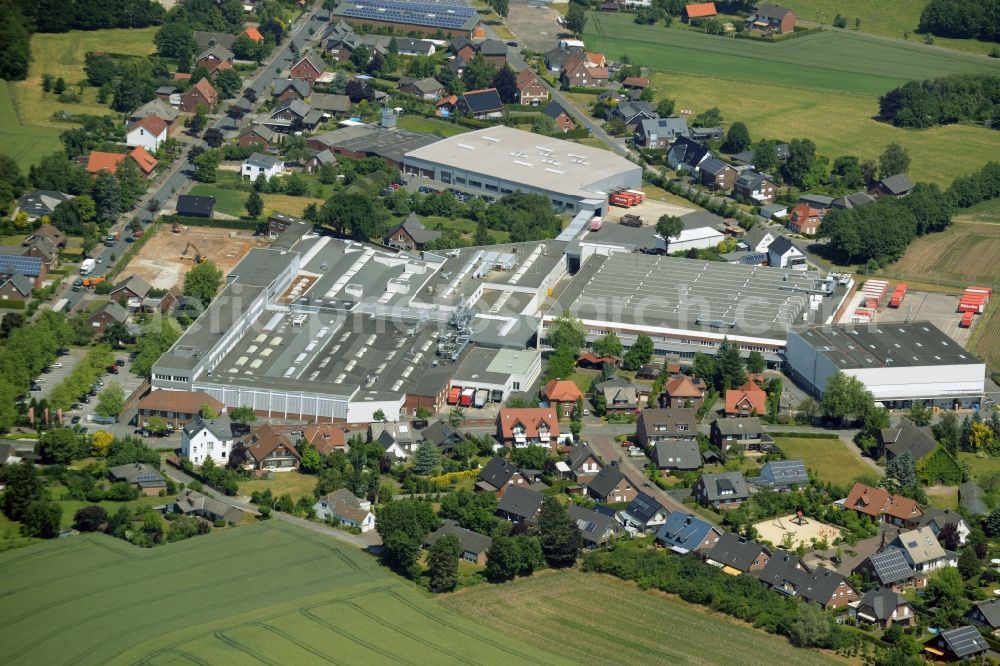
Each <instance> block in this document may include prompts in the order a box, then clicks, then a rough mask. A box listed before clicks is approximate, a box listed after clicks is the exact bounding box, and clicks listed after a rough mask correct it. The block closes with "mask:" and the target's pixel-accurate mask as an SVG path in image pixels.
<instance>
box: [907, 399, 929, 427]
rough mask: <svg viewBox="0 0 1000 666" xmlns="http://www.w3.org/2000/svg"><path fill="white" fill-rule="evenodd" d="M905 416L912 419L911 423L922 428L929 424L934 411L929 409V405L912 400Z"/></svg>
mask: <svg viewBox="0 0 1000 666" xmlns="http://www.w3.org/2000/svg"><path fill="white" fill-rule="evenodd" d="M907 416H908V417H909V419H910V420H911V421H913V425H915V426H917V427H918V428H923V427H925V426H927V425H930V422H931V419H932V418H933V416H934V412H933V411H931V409H930V407H926V406H925V405H924V404H923V403H919V402H914V403H913V404H912V405H911V406H910V412H909V414H907Z"/></svg>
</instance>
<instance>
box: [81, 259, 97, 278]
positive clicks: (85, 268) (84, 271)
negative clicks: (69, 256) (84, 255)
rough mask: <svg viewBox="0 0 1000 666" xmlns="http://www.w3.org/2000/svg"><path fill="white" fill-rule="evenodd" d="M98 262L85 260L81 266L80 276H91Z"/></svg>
mask: <svg viewBox="0 0 1000 666" xmlns="http://www.w3.org/2000/svg"><path fill="white" fill-rule="evenodd" d="M96 265H97V262H96V261H94V260H93V259H84V260H83V263H82V264H80V275H90V272H91V271H92V270H94V266H96Z"/></svg>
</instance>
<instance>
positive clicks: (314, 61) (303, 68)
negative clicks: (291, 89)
mask: <svg viewBox="0 0 1000 666" xmlns="http://www.w3.org/2000/svg"><path fill="white" fill-rule="evenodd" d="M325 69H326V63H325V62H324V61H323V60H322V59H320V58H315V57H313V56H309V55H307V56H303V57H302V58H300V59H299V61H298V62H297V63H295V64H294V65H292V70H291V74H290V76H291V77H292V78H293V79H302V80H303V81H308V82H309V83H315V82H316V79H318V78H319V77H320V74H322V73H323V71H324V70H325Z"/></svg>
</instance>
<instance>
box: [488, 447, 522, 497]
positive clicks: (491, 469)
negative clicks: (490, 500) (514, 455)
mask: <svg viewBox="0 0 1000 666" xmlns="http://www.w3.org/2000/svg"><path fill="white" fill-rule="evenodd" d="M532 481H533V479H529V478H528V476H527V475H526V474H524V473H522V472H521V470H520V469H518V466H517V465H515V464H514V463H512V462H511V461H509V460H505V459H503V458H501V457H500V456H493V458H492V459H491V460H490V461H489V462H488V463H487V464H486V467H484V468H483V469H482V470H481V471H480V472H479V477H478V479H477V480H476V485H475V489H476V492H480V493H494V494H495V495H496V496H497V497H503V496H504V494H505V493H506V492H507V491H508V490H509V489H510V488H513V487H521V488H528V487H529V486H531V484H532Z"/></svg>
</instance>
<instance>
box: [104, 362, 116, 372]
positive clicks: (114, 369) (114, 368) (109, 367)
mask: <svg viewBox="0 0 1000 666" xmlns="http://www.w3.org/2000/svg"><path fill="white" fill-rule="evenodd" d="M105 370H107V371H108V372H110V373H111V374H112V375H117V374H118V366H117V365H115V364H114V363H112V364H111V365H109V366H108V367H106V368H105Z"/></svg>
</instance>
